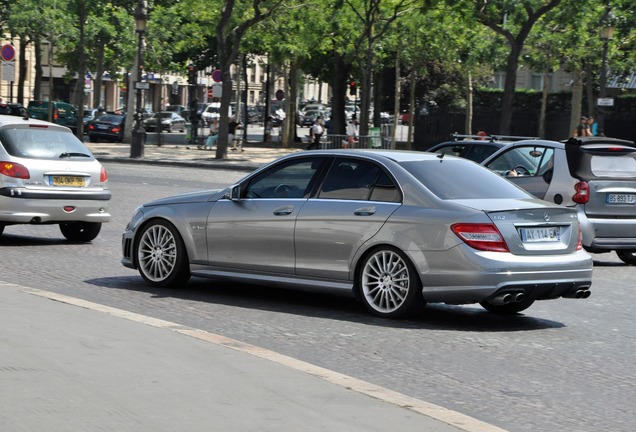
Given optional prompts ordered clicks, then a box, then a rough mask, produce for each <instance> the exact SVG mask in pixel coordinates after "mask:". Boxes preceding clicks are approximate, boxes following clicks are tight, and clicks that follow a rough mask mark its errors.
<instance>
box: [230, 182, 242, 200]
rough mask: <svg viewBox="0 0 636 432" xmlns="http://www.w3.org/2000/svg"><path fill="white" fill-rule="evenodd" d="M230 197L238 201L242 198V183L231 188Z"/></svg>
mask: <svg viewBox="0 0 636 432" xmlns="http://www.w3.org/2000/svg"><path fill="white" fill-rule="evenodd" d="M230 199H231V200H232V201H238V200H240V199H241V186H240V185H234V186H232V188H231V189H230Z"/></svg>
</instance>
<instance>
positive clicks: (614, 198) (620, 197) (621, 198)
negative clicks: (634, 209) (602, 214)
mask: <svg viewBox="0 0 636 432" xmlns="http://www.w3.org/2000/svg"><path fill="white" fill-rule="evenodd" d="M607 203H608V204H634V203H636V194H612V193H611V194H607Z"/></svg>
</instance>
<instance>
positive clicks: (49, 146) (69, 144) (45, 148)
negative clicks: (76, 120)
mask: <svg viewBox="0 0 636 432" xmlns="http://www.w3.org/2000/svg"><path fill="white" fill-rule="evenodd" d="M0 142H2V145H3V146H4V148H5V149H6V150H7V153H9V154H10V155H11V156H15V157H21V158H28V159H51V160H58V159H61V158H64V157H82V158H87V157H88V158H90V159H93V155H92V154H91V152H90V151H89V150H88V149H87V148H86V146H85V145H84V144H83V143H82V142H81V141H80V140H79V139H77V137H76V136H75V135H73V134H72V133H71V132H66V131H60V130H56V129H50V128H46V127H45V128H40V127H22V128H14V129H8V128H7V129H1V130H0Z"/></svg>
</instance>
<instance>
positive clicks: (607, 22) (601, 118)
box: [597, 3, 616, 136]
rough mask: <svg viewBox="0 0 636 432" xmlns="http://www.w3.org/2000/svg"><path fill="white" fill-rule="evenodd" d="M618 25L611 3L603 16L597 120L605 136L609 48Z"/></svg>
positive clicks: (600, 130)
mask: <svg viewBox="0 0 636 432" xmlns="http://www.w3.org/2000/svg"><path fill="white" fill-rule="evenodd" d="M615 29H616V27H615V26H614V15H613V14H612V10H611V8H610V5H609V3H608V4H607V7H606V8H605V14H603V18H601V31H600V37H601V40H602V41H603V60H602V64H601V76H600V82H599V93H598V96H599V97H598V101H597V109H598V115H597V117H598V118H597V121H598V134H599V135H601V136H603V135H605V105H606V102H605V96H606V90H607V50H608V45H609V41H610V39H612V37H614V30H615Z"/></svg>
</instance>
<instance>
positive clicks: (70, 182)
mask: <svg viewBox="0 0 636 432" xmlns="http://www.w3.org/2000/svg"><path fill="white" fill-rule="evenodd" d="M53 186H71V187H84V177H76V176H53Z"/></svg>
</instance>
